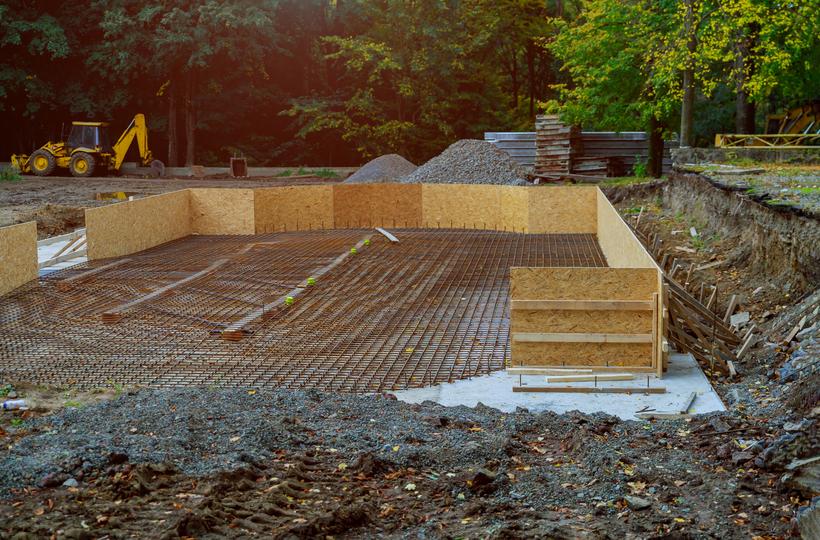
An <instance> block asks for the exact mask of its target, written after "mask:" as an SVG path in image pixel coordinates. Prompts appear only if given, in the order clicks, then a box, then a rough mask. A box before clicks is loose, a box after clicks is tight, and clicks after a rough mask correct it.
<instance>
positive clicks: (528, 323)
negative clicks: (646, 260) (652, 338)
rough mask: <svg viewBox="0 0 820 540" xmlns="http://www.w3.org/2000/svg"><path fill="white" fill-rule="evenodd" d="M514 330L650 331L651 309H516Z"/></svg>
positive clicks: (641, 332)
mask: <svg viewBox="0 0 820 540" xmlns="http://www.w3.org/2000/svg"><path fill="white" fill-rule="evenodd" d="M513 311H514V313H515V321H514V323H512V324H511V329H510V330H511V332H513V333H516V332H585V333H632V334H648V333H650V332H651V331H652V322H653V312H651V311H567V310H555V311H553V310H539V311H528V310H519V309H516V310H513Z"/></svg>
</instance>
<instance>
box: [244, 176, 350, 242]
mask: <svg viewBox="0 0 820 540" xmlns="http://www.w3.org/2000/svg"><path fill="white" fill-rule="evenodd" d="M334 187H335V186H286V187H274V188H258V189H255V190H254V191H253V206H254V219H255V221H256V234H263V233H269V232H277V231H303V230H313V229H332V228H333V189H334Z"/></svg>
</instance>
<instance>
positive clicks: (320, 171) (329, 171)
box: [296, 167, 339, 178]
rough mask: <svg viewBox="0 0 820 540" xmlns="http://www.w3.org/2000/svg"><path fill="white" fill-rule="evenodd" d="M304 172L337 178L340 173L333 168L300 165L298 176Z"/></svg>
mask: <svg viewBox="0 0 820 540" xmlns="http://www.w3.org/2000/svg"><path fill="white" fill-rule="evenodd" d="M304 174H312V175H313V176H318V177H319V178H336V177H338V176H339V175H338V174H336V171H334V170H332V169H313V170H311V169H306V168H305V167H299V170H298V171H296V175H297V176H301V175H304Z"/></svg>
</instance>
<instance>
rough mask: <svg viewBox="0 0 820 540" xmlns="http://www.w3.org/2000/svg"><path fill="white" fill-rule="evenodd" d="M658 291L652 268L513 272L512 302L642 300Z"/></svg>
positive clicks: (648, 298)
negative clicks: (525, 300) (524, 300)
mask: <svg viewBox="0 0 820 540" xmlns="http://www.w3.org/2000/svg"><path fill="white" fill-rule="evenodd" d="M654 292H658V271H657V270H656V269H653V268H634V269H633V268H540V267H529V268H528V267H514V268H511V269H510V295H511V297H512V299H513V300H523V299H527V300H642V301H647V300H651V299H652V293H654Z"/></svg>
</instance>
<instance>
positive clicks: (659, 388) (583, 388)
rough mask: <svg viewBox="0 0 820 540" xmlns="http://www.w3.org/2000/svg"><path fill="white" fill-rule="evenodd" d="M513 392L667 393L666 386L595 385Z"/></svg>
mask: <svg viewBox="0 0 820 540" xmlns="http://www.w3.org/2000/svg"><path fill="white" fill-rule="evenodd" d="M513 392H547V393H552V394H665V393H666V388H665V387H662V386H652V387H645V388H640V387H636V388H601V387H594V386H513Z"/></svg>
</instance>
